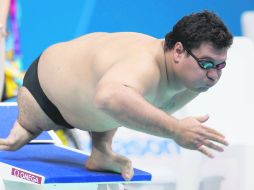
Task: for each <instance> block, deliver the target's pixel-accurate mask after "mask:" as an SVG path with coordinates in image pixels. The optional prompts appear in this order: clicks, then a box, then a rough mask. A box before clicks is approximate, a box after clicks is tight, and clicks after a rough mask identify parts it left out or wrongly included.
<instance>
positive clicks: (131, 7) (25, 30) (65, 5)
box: [19, 0, 254, 69]
mask: <svg viewBox="0 0 254 190" xmlns="http://www.w3.org/2000/svg"><path fill="white" fill-rule="evenodd" d="M19 3H20V6H21V9H22V17H21V27H20V32H21V47H22V51H23V62H24V68H23V69H27V67H28V66H29V65H30V63H31V61H33V59H35V58H36V57H37V56H38V55H39V54H40V53H41V51H43V50H44V49H45V48H46V47H48V46H49V45H51V44H53V43H56V42H60V41H66V40H69V39H72V38H74V37H77V36H80V35H82V34H85V33H89V32H94V31H109V32H114V31H137V32H142V33H146V34H150V35H152V36H155V37H158V38H163V37H164V35H165V33H166V32H168V31H169V30H171V28H172V26H173V25H174V23H175V22H177V20H179V19H180V18H181V17H182V16H184V15H186V14H190V13H192V12H196V11H200V10H203V9H208V10H212V11H214V12H215V13H217V14H218V15H219V16H220V17H221V18H222V19H223V20H224V22H225V23H226V25H227V26H228V27H229V29H230V31H231V32H232V33H233V34H234V35H241V26H240V16H241V14H242V12H243V11H246V10H254V0H72V1H71V0H43V1H42V0H40V1H38V0H37V1H34V0H24V1H19Z"/></svg>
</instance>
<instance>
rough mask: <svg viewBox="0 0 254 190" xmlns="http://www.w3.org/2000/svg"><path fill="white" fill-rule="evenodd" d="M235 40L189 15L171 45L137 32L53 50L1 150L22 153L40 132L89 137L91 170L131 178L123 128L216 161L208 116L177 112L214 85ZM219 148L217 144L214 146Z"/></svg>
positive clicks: (31, 72)
mask: <svg viewBox="0 0 254 190" xmlns="http://www.w3.org/2000/svg"><path fill="white" fill-rule="evenodd" d="M231 44H232V35H231V34H230V32H229V31H228V29H227V28H226V26H225V25H224V24H223V22H222V21H221V20H220V19H219V18H218V17H217V16H216V15H215V14H214V13H211V12H208V11H203V12H199V13H195V14H191V15H188V16H185V17H183V18H182V19H181V20H180V21H178V22H177V23H176V25H175V26H174V27H173V30H172V31H171V32H169V33H168V34H167V35H166V37H165V39H156V38H154V37H151V36H148V35H145V34H140V33H133V32H120V33H91V34H87V35H84V36H82V37H79V38H77V39H74V40H71V41H68V42H63V43H58V44H55V45H52V46H50V47H49V48H47V49H46V50H45V51H44V52H43V53H42V54H41V55H40V56H39V57H38V58H37V59H36V60H35V61H34V62H33V63H32V65H31V66H30V68H29V69H28V71H27V73H26V76H25V78H24V83H23V87H22V88H21V89H20V91H19V94H18V109H19V115H18V118H17V121H16V122H15V124H14V126H13V129H12V130H11V132H10V134H9V136H8V137H7V138H6V139H0V149H2V150H17V149H19V148H21V147H22V146H23V145H24V144H26V143H28V142H29V141H30V140H32V139H34V138H35V137H36V136H38V135H39V134H40V133H41V132H42V131H45V130H51V129H57V128H59V127H67V128H73V127H75V128H78V129H81V130H84V131H90V132H91V138H92V145H93V146H92V153H91V155H90V157H89V159H88V161H87V162H86V163H85V166H86V167H87V168H88V169H90V170H99V171H104V170H110V171H114V172H119V173H121V174H122V176H123V178H124V179H126V180H130V179H131V178H132V176H133V168H132V164H131V161H130V160H129V159H128V158H126V157H124V156H121V155H117V154H116V153H114V152H113V151H112V149H111V143H112V138H113V136H114V134H115V132H116V130H117V127H119V126H122V125H123V126H125V127H128V128H130V129H134V130H137V131H141V132H144V133H148V134H152V135H155V136H159V137H164V138H171V139H173V140H174V141H175V142H176V143H178V144H179V145H180V146H182V147H185V148H188V149H193V150H198V151H200V152H202V153H203V154H205V155H207V156H209V157H213V155H212V153H211V152H210V150H209V148H211V149H214V150H216V151H223V148H222V146H221V145H219V144H217V143H220V144H222V145H227V144H228V143H227V141H226V139H225V137H224V136H223V135H222V134H220V133H219V132H217V131H216V130H214V129H212V128H209V127H207V126H205V124H204V122H205V121H207V120H208V116H207V115H204V116H199V117H187V118H184V119H177V118H175V117H173V116H172V115H171V114H172V113H173V112H175V111H176V110H178V109H180V108H181V107H183V106H184V105H185V104H187V103H188V102H189V101H191V100H192V99H193V98H195V97H196V96H198V95H199V93H202V92H205V91H207V90H208V89H209V88H210V87H212V86H213V85H215V84H216V83H217V82H218V80H219V79H220V76H221V74H222V70H223V68H224V67H225V66H226V62H225V61H226V57H227V51H228V48H229V47H230V45H231ZM214 142H216V143H214Z"/></svg>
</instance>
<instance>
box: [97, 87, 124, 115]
mask: <svg viewBox="0 0 254 190" xmlns="http://www.w3.org/2000/svg"><path fill="white" fill-rule="evenodd" d="M118 97H119V93H117V89H114V88H112V87H100V88H98V89H97V90H96V92H95V97H94V105H95V107H96V108H97V109H100V110H104V111H106V110H111V109H113V108H114V107H116V106H117V100H118V99H119V98H118Z"/></svg>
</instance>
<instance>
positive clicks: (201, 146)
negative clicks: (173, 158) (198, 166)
mask: <svg viewBox="0 0 254 190" xmlns="http://www.w3.org/2000/svg"><path fill="white" fill-rule="evenodd" d="M208 119H209V116H208V115H205V116H200V117H187V118H184V119H182V120H179V125H178V126H177V127H176V130H175V132H174V137H173V138H174V140H175V142H176V143H177V144H179V145H180V146H182V147H184V148H187V149H192V150H199V151H200V152H202V153H203V154H205V155H206V156H208V157H210V158H213V157H214V156H213V154H212V153H211V151H209V149H208V148H211V149H214V150H216V151H219V152H223V151H224V150H223V148H222V147H221V146H218V145H216V144H215V143H214V142H217V143H220V144H223V145H226V146H227V145H228V142H227V141H226V140H225V137H224V136H223V135H222V134H220V133H219V132H217V131H216V130H214V129H211V128H208V127H206V126H205V125H204V124H203V123H204V122H205V121H207V120H208Z"/></svg>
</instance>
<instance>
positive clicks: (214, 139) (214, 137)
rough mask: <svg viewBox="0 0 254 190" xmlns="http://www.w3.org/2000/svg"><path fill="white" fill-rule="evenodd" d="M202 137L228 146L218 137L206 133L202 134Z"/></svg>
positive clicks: (223, 139) (222, 138)
mask: <svg viewBox="0 0 254 190" xmlns="http://www.w3.org/2000/svg"><path fill="white" fill-rule="evenodd" d="M204 137H205V138H207V139H208V140H212V141H215V142H218V143H220V144H223V145H225V146H228V142H227V141H226V140H225V138H224V137H221V136H219V135H215V134H211V133H206V134H204Z"/></svg>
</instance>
